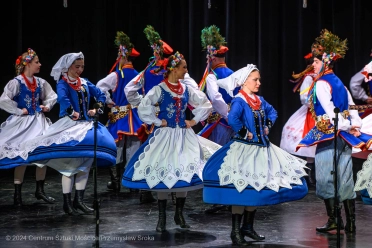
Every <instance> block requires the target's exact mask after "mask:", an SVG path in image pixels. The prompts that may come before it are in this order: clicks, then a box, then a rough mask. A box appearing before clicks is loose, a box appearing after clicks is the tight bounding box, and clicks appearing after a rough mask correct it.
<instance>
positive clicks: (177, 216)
mask: <svg viewBox="0 0 372 248" xmlns="http://www.w3.org/2000/svg"><path fill="white" fill-rule="evenodd" d="M185 201H186V197H182V198H181V197H177V198H176V212H175V213H174V222H176V224H177V225H179V226H180V227H181V228H190V226H189V225H187V224H186V221H185V218H183V207H184V206H185Z"/></svg>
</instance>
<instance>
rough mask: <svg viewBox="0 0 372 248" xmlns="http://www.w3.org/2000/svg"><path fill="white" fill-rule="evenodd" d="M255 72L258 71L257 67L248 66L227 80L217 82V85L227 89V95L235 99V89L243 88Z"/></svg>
mask: <svg viewBox="0 0 372 248" xmlns="http://www.w3.org/2000/svg"><path fill="white" fill-rule="evenodd" d="M253 70H257V71H258V68H257V67H256V65H254V64H248V65H247V66H246V67H243V68H241V69H239V70H237V71H236V72H234V73H233V74H231V75H230V76H228V77H227V78H223V79H219V80H217V85H218V86H219V87H221V88H223V89H225V90H226V91H227V93H229V95H230V96H231V97H233V96H234V93H233V92H234V90H235V88H236V87H238V86H242V85H243V84H244V82H245V80H247V78H248V76H249V74H251V72H252V71H253Z"/></svg>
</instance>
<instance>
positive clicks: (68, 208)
mask: <svg viewBox="0 0 372 248" xmlns="http://www.w3.org/2000/svg"><path fill="white" fill-rule="evenodd" d="M63 211H65V213H66V214H68V215H73V216H76V215H79V213H78V211H76V209H75V208H74V207H73V206H72V201H71V193H67V194H63Z"/></svg>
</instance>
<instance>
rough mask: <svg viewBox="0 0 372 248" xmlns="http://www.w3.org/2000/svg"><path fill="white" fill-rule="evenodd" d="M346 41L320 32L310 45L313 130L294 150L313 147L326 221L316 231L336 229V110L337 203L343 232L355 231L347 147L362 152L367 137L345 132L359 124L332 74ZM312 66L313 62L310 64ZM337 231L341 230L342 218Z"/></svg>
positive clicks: (350, 166)
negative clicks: (314, 74) (342, 216)
mask: <svg viewBox="0 0 372 248" xmlns="http://www.w3.org/2000/svg"><path fill="white" fill-rule="evenodd" d="M346 50H347V40H346V39H345V40H340V38H339V37H337V36H336V35H334V34H332V33H331V32H329V31H328V30H326V29H324V30H322V32H321V35H320V36H319V37H318V38H316V41H315V42H314V43H313V45H312V53H313V56H314V60H315V58H316V59H318V60H320V61H321V63H322V67H321V68H320V71H319V73H318V75H317V77H316V78H315V80H314V84H313V85H312V87H311V89H310V94H309V102H310V111H311V112H312V114H313V118H314V119H315V121H316V124H315V127H314V128H313V129H311V130H310V131H309V133H308V134H307V135H306V136H305V137H304V138H303V139H302V140H301V142H300V143H299V144H298V146H297V148H298V149H299V148H301V147H307V146H313V145H317V148H316V153H315V166H316V195H317V196H318V197H319V198H320V199H322V200H324V203H325V206H326V210H327V215H328V217H329V218H328V221H327V223H326V224H325V225H324V226H321V227H317V228H316V230H317V231H318V232H328V231H331V230H336V229H337V222H336V216H337V213H335V212H334V204H335V189H334V180H333V177H334V176H333V175H332V174H331V171H332V170H333V163H334V161H333V158H334V146H335V145H334V142H335V141H334V136H335V134H334V126H333V125H334V117H335V109H336V108H338V110H339V113H338V135H337V150H338V153H339V154H340V155H339V160H338V179H337V180H338V187H339V188H338V194H339V195H338V196H337V197H338V198H339V199H338V200H339V202H343V203H344V208H345V213H346V218H347V223H346V226H345V231H346V232H350V233H354V232H355V197H356V194H355V192H354V190H353V189H354V181H353V171H352V160H351V152H352V150H351V147H356V148H360V149H362V150H364V149H366V148H368V147H366V145H368V143H369V140H370V138H371V136H369V135H366V134H363V133H362V134H361V135H360V136H358V137H355V136H354V135H353V134H351V133H349V131H354V130H357V131H358V128H359V127H361V125H362V121H361V119H360V117H359V115H358V112H357V111H356V110H350V109H349V106H350V105H354V102H353V99H352V97H351V95H350V93H349V91H348V90H347V89H346V87H345V86H344V84H343V83H342V82H341V80H340V79H339V78H338V77H337V76H336V75H335V74H334V73H333V70H332V67H333V63H334V61H336V60H337V59H339V58H343V57H344V56H345V53H346ZM314 63H315V62H314ZM339 221H341V224H340V225H341V228H342V229H343V228H344V226H343V223H342V219H341V220H339Z"/></svg>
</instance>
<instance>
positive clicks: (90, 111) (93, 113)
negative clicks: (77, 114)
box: [88, 109, 96, 116]
mask: <svg viewBox="0 0 372 248" xmlns="http://www.w3.org/2000/svg"><path fill="white" fill-rule="evenodd" d="M88 115H89V116H95V115H96V110H95V109H90V110H89V111H88Z"/></svg>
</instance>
